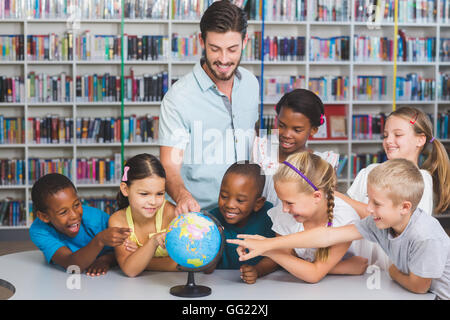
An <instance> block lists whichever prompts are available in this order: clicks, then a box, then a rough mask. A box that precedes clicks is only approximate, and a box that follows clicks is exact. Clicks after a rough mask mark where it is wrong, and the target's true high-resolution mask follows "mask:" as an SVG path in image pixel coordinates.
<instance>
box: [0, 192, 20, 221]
mask: <svg viewBox="0 0 450 320" xmlns="http://www.w3.org/2000/svg"><path fill="white" fill-rule="evenodd" d="M24 225H26V214H25V202H24V201H22V200H14V199H12V198H11V197H7V198H6V199H3V200H1V201H0V226H24Z"/></svg>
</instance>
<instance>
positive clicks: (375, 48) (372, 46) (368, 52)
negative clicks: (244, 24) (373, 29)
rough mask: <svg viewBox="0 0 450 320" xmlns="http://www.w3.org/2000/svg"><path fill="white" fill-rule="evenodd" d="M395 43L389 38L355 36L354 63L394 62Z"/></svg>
mask: <svg viewBox="0 0 450 320" xmlns="http://www.w3.org/2000/svg"><path fill="white" fill-rule="evenodd" d="M393 53H394V41H393V40H391V39H388V38H387V37H377V36H361V35H355V37H354V46H353V59H354V61H392V56H393Z"/></svg>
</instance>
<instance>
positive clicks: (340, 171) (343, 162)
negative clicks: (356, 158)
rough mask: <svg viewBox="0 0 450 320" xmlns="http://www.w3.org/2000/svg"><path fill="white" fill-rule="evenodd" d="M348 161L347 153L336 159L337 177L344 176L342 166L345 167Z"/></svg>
mask: <svg viewBox="0 0 450 320" xmlns="http://www.w3.org/2000/svg"><path fill="white" fill-rule="evenodd" d="M347 162H348V155H346V154H344V155H343V156H340V157H339V161H338V167H337V169H336V176H337V177H338V178H342V177H343V176H344V172H345V171H344V168H345V167H346V165H347Z"/></svg>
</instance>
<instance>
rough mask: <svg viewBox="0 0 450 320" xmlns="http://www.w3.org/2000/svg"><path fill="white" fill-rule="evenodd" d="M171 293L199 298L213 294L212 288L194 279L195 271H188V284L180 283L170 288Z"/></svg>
mask: <svg viewBox="0 0 450 320" xmlns="http://www.w3.org/2000/svg"><path fill="white" fill-rule="evenodd" d="M170 293H171V294H172V295H174V296H177V297H183V298H198V297H205V296H209V295H210V294H211V288H209V287H206V286H198V285H196V284H195V281H194V272H192V271H189V272H188V280H187V283H186V285H179V286H174V287H172V288H170Z"/></svg>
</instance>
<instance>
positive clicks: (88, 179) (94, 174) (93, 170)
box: [76, 154, 122, 184]
mask: <svg viewBox="0 0 450 320" xmlns="http://www.w3.org/2000/svg"><path fill="white" fill-rule="evenodd" d="M121 170H122V165H121V163H120V154H115V155H114V156H113V157H110V158H97V157H92V158H79V159H77V161H76V176H77V183H81V184H114V183H119V182H120V178H121V176H120V171H121ZM117 173H119V175H117Z"/></svg>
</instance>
